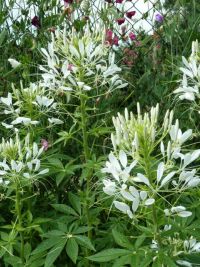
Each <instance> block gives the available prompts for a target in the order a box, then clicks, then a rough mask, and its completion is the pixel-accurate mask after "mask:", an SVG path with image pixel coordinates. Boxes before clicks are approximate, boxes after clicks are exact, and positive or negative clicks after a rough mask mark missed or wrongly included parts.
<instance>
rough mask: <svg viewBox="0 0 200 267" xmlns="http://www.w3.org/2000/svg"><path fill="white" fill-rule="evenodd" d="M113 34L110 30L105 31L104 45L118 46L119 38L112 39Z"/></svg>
mask: <svg viewBox="0 0 200 267" xmlns="http://www.w3.org/2000/svg"><path fill="white" fill-rule="evenodd" d="M113 35H114V33H113V31H112V30H106V37H105V41H106V43H108V44H109V45H117V46H118V45H119V38H118V37H117V36H116V35H115V36H114V37H113Z"/></svg>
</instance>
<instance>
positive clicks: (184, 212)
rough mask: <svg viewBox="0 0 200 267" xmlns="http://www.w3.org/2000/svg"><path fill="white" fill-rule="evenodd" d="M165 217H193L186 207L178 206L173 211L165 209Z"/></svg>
mask: <svg viewBox="0 0 200 267" xmlns="http://www.w3.org/2000/svg"><path fill="white" fill-rule="evenodd" d="M164 213H165V216H170V215H178V216H179V217H183V218H185V217H189V216H191V215H192V212H191V211H187V210H186V208H185V207H183V206H176V207H172V208H171V210H169V209H165V210H164Z"/></svg>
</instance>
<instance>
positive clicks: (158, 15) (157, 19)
mask: <svg viewBox="0 0 200 267" xmlns="http://www.w3.org/2000/svg"><path fill="white" fill-rule="evenodd" d="M163 20H164V17H163V16H162V15H161V14H159V13H158V14H156V16H155V21H157V22H159V23H162V22H163Z"/></svg>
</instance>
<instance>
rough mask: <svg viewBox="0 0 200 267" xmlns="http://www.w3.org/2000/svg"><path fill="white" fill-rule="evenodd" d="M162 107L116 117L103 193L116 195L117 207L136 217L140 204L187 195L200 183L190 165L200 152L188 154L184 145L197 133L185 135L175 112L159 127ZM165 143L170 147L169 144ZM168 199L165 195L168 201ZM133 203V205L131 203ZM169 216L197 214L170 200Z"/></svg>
mask: <svg viewBox="0 0 200 267" xmlns="http://www.w3.org/2000/svg"><path fill="white" fill-rule="evenodd" d="M158 111H159V108H158V106H156V107H155V108H151V110H150V112H149V113H145V114H144V115H141V112H140V107H139V105H138V114H137V115H136V116H134V115H133V113H130V114H129V113H128V111H127V109H126V110H125V114H124V116H123V115H121V114H118V116H117V118H113V123H114V126H115V133H114V134H112V135H111V139H112V143H113V148H114V150H113V151H112V152H111V153H110V154H109V156H108V161H107V162H106V166H105V168H103V169H102V172H103V173H106V175H107V177H106V178H105V179H104V180H103V184H104V187H103V191H104V192H105V193H106V194H108V195H110V196H114V197H115V200H114V205H115V207H116V208H117V209H118V210H120V211H122V212H123V213H125V214H127V215H128V216H129V217H130V218H133V217H134V214H135V212H136V211H137V210H138V209H139V208H140V206H150V205H153V204H154V203H155V199H156V198H157V197H159V195H160V194H162V193H161V192H162V191H163V190H164V191H165V192H174V193H178V192H182V191H184V190H189V189H190V188H193V187H196V186H198V185H199V184H200V177H199V176H198V175H197V173H196V169H195V168H194V167H193V169H191V167H188V166H189V165H190V164H191V163H193V162H194V161H195V160H196V159H197V158H199V156H200V149H198V150H195V151H191V152H187V153H183V151H182V150H183V149H182V145H183V144H184V143H185V142H186V141H187V140H188V139H189V138H191V136H192V130H191V129H189V130H187V131H185V132H182V131H181V129H179V122H178V120H177V121H176V122H175V124H173V112H169V111H167V112H166V115H165V118H164V121H163V124H162V126H161V127H160V126H159V123H158ZM165 144H167V145H166V146H165ZM163 199H164V197H163ZM130 203H131V205H130ZM166 205H167V208H166V209H165V210H164V213H165V215H166V216H180V217H188V216H191V215H192V213H191V212H190V211H187V210H186V208H185V207H183V206H177V203H176V206H175V205H174V204H173V203H172V204H171V206H170V207H169V202H167V201H166Z"/></svg>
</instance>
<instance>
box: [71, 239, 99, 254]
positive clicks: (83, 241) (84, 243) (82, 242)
mask: <svg viewBox="0 0 200 267" xmlns="http://www.w3.org/2000/svg"><path fill="white" fill-rule="evenodd" d="M74 237H75V238H76V241H77V243H78V244H79V245H81V246H83V247H85V248H89V249H91V250H94V251H95V248H94V247H93V245H92V243H91V241H90V239H89V238H88V237H87V236H84V235H75V236H74Z"/></svg>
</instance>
